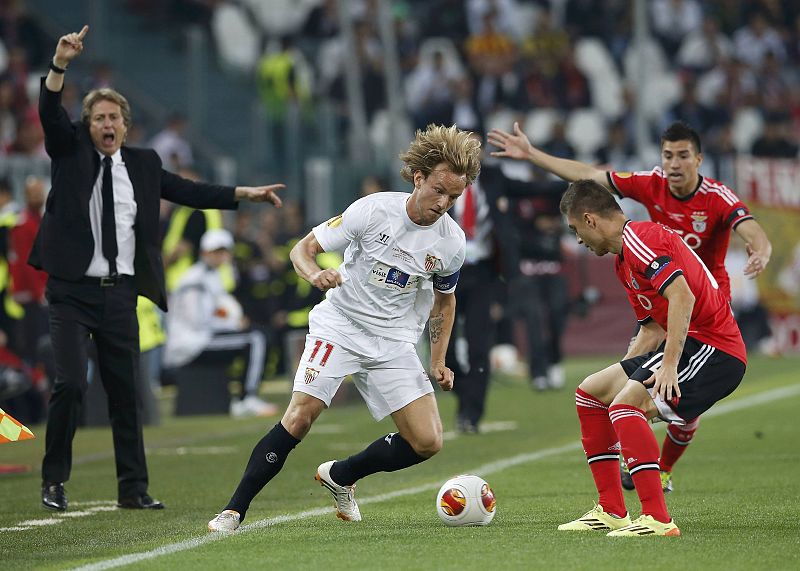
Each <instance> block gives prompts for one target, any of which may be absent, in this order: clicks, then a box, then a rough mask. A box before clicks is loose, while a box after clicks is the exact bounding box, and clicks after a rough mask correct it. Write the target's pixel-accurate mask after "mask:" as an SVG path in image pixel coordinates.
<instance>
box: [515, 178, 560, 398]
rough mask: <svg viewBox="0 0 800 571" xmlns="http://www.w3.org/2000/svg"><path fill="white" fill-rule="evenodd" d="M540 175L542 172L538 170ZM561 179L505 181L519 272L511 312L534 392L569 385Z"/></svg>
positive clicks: (517, 272)
mask: <svg viewBox="0 0 800 571" xmlns="http://www.w3.org/2000/svg"><path fill="white" fill-rule="evenodd" d="M535 172H537V174H538V175H539V176H540V177H541V175H542V173H541V171H535ZM566 186H567V185H566V183H564V182H562V181H545V180H544V179H543V177H542V178H540V179H539V180H536V181H534V182H520V181H516V180H512V179H506V180H505V181H504V183H503V189H504V191H505V193H506V195H507V196H508V198H509V199H511V201H512V204H511V208H510V213H511V215H512V220H513V228H514V230H515V232H516V237H517V238H516V243H517V247H518V252H517V256H516V258H517V261H518V264H519V266H518V268H517V271H516V273H515V275H516V277H515V278H513V280H512V281H511V283H510V284H509V309H508V311H509V313H510V314H511V315H512V316H516V317H518V318H519V319H521V320H522V322H523V323H524V326H525V332H526V338H527V345H528V346H527V354H528V368H529V374H530V382H531V386H532V388H534V389H536V390H540V391H541V390H547V389H560V388H562V387H563V386H564V382H565V378H564V370H563V368H562V366H561V361H562V359H563V355H562V351H561V338H562V336H563V334H564V329H565V328H566V323H567V316H568V313H569V298H568V295H569V288H568V286H567V281H566V278H565V277H564V275H563V268H562V252H561V236H562V235H563V233H564V228H563V222H562V220H561V213H560V211H559V209H558V204H559V200H560V199H561V194H563V192H564V190H566Z"/></svg>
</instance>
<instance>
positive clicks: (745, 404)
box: [73, 385, 800, 571]
mask: <svg viewBox="0 0 800 571" xmlns="http://www.w3.org/2000/svg"><path fill="white" fill-rule="evenodd" d="M799 394H800V385H792V386H788V387H781V388H778V389H772V390H769V391H764V392H762V393H757V394H754V395H750V396H748V397H744V398H741V399H737V400H735V401H731V402H728V403H721V404H718V405H716V406H715V408H712V409H711V410H709V411H708V412H706V413H705V414H704V415H703V417H704V418H709V417H714V416H721V415H723V414H727V413H729V412H735V411H738V410H742V409H745V408H750V407H753V406H758V405H760V404H765V403H768V402H772V401H776V400H780V399H784V398H788V397H793V396H796V395H799ZM661 426H662V427H663V426H666V425H665V424H663V423H662V424H661ZM580 448H581V444H580V442H572V443H570V444H564V445H563V446H556V447H554V448H545V449H544V450H538V451H536V452H529V453H527V454H518V455H516V456H512V457H511V458H506V459H504V460H497V461H495V462H489V463H488V464H484V465H483V466H479V467H477V468H475V469H474V470H472V471H471V473H474V474H481V475H488V474H492V473H495V472H500V471H502V470H505V469H507V468H511V467H513V466H518V465H520V464H527V463H528V462H535V461H537V460H541V459H542V458H548V457H550V456H555V455H557V454H561V453H563V452H571V451H573V450H579V449H580ZM440 485H441V482H436V483H428V484H422V485H419V486H415V487H413V488H405V489H402V490H397V491H395V492H390V493H388V494H380V495H377V496H370V497H367V498H363V499H359V500H358V502H359V503H360V504H373V503H379V502H385V501H386V500H390V499H393V498H397V497H402V496H409V495H413V494H418V493H420V492H427V491H430V490H436V489H438V488H439V486H440ZM331 513H332V511H331V508H330V507H325V508H316V509H312V510H306V511H302V512H297V513H293V514H285V515H280V516H277V517H272V518H267V519H262V520H258V521H254V522H253V523H251V524H247V525H243V526H242V527H241V528H239V530H238V531H236V532H234V533H219V532H216V533H211V532H209V533H207V534H205V535H200V536H197V537H194V538H192V539H187V540H185V541H180V542H178V543H171V544H169V545H163V546H161V547H157V548H155V549H151V550H150V551H144V552H141V553H131V554H130V555H122V556H120V557H114V558H113V559H106V560H105V561H98V562H96V563H90V564H88V565H83V566H81V567H75V568H73V571H102V570H104V569H114V568H116V567H124V566H125V565H130V564H132V563H139V562H140V561H145V560H147V559H154V558H156V557H160V556H162V555H169V554H171V553H178V552H179V551H186V550H187V549H194V548H195V547H200V546H203V545H206V544H207V543H211V542H213V541H220V540H223V539H227V538H229V537H231V536H234V535H237V534H239V533H244V532H247V531H251V530H254V529H261V528H264V527H270V526H273V525H277V524H280V523H286V522H289V521H297V520H300V519H306V518H309V517H315V516H318V515H325V514H331Z"/></svg>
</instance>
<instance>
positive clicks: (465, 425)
mask: <svg viewBox="0 0 800 571" xmlns="http://www.w3.org/2000/svg"><path fill="white" fill-rule="evenodd" d="M456 430H457V431H458V432H459V433H461V434H478V425H477V424H476V423H474V422H472V421H471V420H467V419H466V418H460V419H458V421H456Z"/></svg>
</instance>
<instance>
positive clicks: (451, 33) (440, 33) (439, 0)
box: [414, 0, 469, 44]
mask: <svg viewBox="0 0 800 571" xmlns="http://www.w3.org/2000/svg"><path fill="white" fill-rule="evenodd" d="M464 4H465V3H464V0H422V1H421V2H420V1H417V3H416V5H415V6H414V8H415V10H418V14H419V16H418V21H419V23H420V26H421V28H422V30H421V31H422V36H423V37H428V38H434V37H444V38H450V39H452V40H453V41H454V42H457V43H459V44H460V43H461V42H463V41H464V40H465V39H466V38H467V36H468V35H469V26H468V24H467V10H466V8H465V6H464Z"/></svg>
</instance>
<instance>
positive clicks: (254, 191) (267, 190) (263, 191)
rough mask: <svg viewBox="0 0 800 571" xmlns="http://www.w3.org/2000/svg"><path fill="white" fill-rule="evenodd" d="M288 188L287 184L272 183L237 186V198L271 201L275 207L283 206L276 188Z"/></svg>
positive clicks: (252, 200) (251, 200)
mask: <svg viewBox="0 0 800 571" xmlns="http://www.w3.org/2000/svg"><path fill="white" fill-rule="evenodd" d="M282 188H286V185H285V184H270V185H267V186H237V187H236V200H249V201H250V202H271V203H272V204H273V205H274V206H275V208H280V207H281V206H283V201H282V200H281V198H280V196H278V195H277V194H275V191H276V190H280V189H282Z"/></svg>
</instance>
